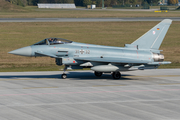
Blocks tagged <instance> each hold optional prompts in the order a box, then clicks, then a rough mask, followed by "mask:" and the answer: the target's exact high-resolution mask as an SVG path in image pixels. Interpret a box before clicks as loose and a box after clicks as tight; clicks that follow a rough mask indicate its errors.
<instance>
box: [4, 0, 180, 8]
mask: <svg viewBox="0 0 180 120" xmlns="http://www.w3.org/2000/svg"><path fill="white" fill-rule="evenodd" d="M6 1H8V2H10V3H12V4H16V5H20V6H26V5H34V6H36V5H37V3H75V5H76V6H87V5H91V4H95V5H96V6H97V7H101V6H102V0H6ZM160 1H161V0H104V6H105V7H112V6H122V7H126V6H130V5H133V6H134V5H144V4H148V5H158V3H159V2H160ZM168 4H169V5H176V4H178V0H168Z"/></svg>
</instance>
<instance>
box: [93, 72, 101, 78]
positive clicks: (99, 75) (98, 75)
mask: <svg viewBox="0 0 180 120" xmlns="http://www.w3.org/2000/svg"><path fill="white" fill-rule="evenodd" d="M94 74H95V76H97V77H101V76H102V72H96V71H95V72H94Z"/></svg>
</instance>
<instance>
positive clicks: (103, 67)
mask: <svg viewBox="0 0 180 120" xmlns="http://www.w3.org/2000/svg"><path fill="white" fill-rule="evenodd" d="M127 69H128V68H124V67H122V66H115V65H98V66H94V67H91V70H93V71H96V72H114V71H126V70H127Z"/></svg>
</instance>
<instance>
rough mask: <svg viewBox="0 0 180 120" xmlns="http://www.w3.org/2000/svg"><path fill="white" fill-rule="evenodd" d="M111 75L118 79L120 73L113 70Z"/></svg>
mask: <svg viewBox="0 0 180 120" xmlns="http://www.w3.org/2000/svg"><path fill="white" fill-rule="evenodd" d="M112 77H113V78H114V79H120V78H121V73H120V72H119V71H117V72H113V73H112Z"/></svg>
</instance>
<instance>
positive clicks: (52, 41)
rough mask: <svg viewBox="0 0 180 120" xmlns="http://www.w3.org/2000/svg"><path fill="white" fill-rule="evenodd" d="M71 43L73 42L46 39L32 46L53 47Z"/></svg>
mask: <svg viewBox="0 0 180 120" xmlns="http://www.w3.org/2000/svg"><path fill="white" fill-rule="evenodd" d="M72 42H73V41H70V40H66V39H62V38H46V39H44V40H42V41H40V42H37V43H35V44H34V45H55V44H67V43H72Z"/></svg>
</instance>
